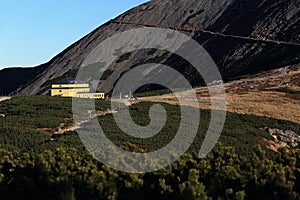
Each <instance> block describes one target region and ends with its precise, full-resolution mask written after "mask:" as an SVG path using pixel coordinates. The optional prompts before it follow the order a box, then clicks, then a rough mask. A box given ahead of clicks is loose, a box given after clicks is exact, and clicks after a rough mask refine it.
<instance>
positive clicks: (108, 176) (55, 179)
mask: <svg viewBox="0 0 300 200" xmlns="http://www.w3.org/2000/svg"><path fill="white" fill-rule="evenodd" d="M0 155H1V156H0V196H1V199H2V200H5V199H18V200H20V199H32V200H33V199H64V200H65V199H172V200H173V199H174V200H176V199H178V200H179V199H237V200H241V199H255V200H257V199H264V200H265V199H272V200H273V199H299V198H300V155H299V154H297V153H288V152H286V151H284V150H282V151H280V152H279V153H278V154H276V157H275V159H269V158H268V157H267V156H266V154H265V152H264V151H263V150H262V149H261V148H260V147H258V148H257V150H256V151H255V152H254V153H251V157H245V156H242V155H239V154H237V153H236V152H235V150H234V148H230V147H224V146H218V147H217V148H215V149H214V150H213V152H211V153H210V154H209V155H208V156H207V157H206V158H204V159H199V158H198V157H197V156H195V155H193V154H185V155H184V156H182V157H181V158H180V159H179V160H178V161H176V162H175V163H173V164H171V165H169V166H167V167H165V168H164V169H161V170H159V171H156V172H152V173H145V174H129V173H124V172H118V171H115V170H113V169H111V168H109V167H106V166H105V165H102V164H101V163H100V162H98V161H96V160H95V159H93V158H92V157H91V156H90V155H88V154H85V155H82V154H81V153H78V152H77V150H75V149H69V150H68V151H66V149H56V150H55V151H44V152H43V153H37V154H36V153H18V152H8V151H5V150H2V151H0Z"/></svg>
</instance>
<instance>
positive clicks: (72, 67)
mask: <svg viewBox="0 0 300 200" xmlns="http://www.w3.org/2000/svg"><path fill="white" fill-rule="evenodd" d="M299 7H300V1H299V0H255V1H254V0H225V1H214V0H186V1H182V0H153V1H150V2H148V3H145V4H143V5H140V6H138V7H136V8H133V9H131V10H129V11H127V12H126V13H124V14H122V15H120V16H119V17H117V18H116V19H114V20H111V21H109V22H107V23H106V24H104V25H102V26H100V27H99V28H97V29H96V30H94V31H93V32H91V33H90V34H88V35H87V36H85V37H84V38H82V39H81V40H79V41H78V42H76V43H74V44H73V45H71V46H70V47H68V48H67V49H66V50H65V51H63V52H62V53H60V54H59V55H57V56H56V57H55V58H53V59H52V60H51V61H49V62H48V63H46V64H45V65H44V66H45V67H44V68H43V70H41V71H39V73H37V74H35V76H34V77H32V78H31V79H30V80H31V81H30V82H27V83H24V82H23V83H15V85H13V86H12V87H11V88H13V89H12V90H10V91H9V92H11V94H16V91H18V93H19V94H21V95H26V94H45V93H46V92H47V90H48V89H49V86H50V83H51V82H53V81H55V80H58V79H59V78H61V77H65V76H68V77H74V76H75V75H76V70H77V69H78V68H79V66H80V65H81V64H82V62H83V60H84V59H85V58H86V56H87V55H88V54H89V53H90V52H91V51H92V49H93V48H95V47H96V46H97V45H98V44H100V43H101V42H102V41H104V40H105V39H106V38H108V37H110V36H111V35H114V34H116V33H120V32H123V31H125V30H129V29H132V28H135V27H142V26H143V25H155V26H158V27H159V26H168V27H177V28H178V29H185V30H186V31H183V32H184V33H186V34H188V35H190V36H193V38H194V39H195V40H197V41H198V42H199V43H200V44H202V45H203V46H204V48H205V49H206V50H207V51H208V52H209V53H210V55H211V56H212V58H213V59H214V61H215V62H216V64H217V66H218V68H219V69H220V71H221V74H222V75H223V78H224V80H225V81H228V80H230V79H233V78H236V77H238V76H241V75H245V74H254V73H256V72H259V71H263V70H268V69H273V68H277V67H280V66H286V65H290V64H295V63H300V46H297V45H287V44H276V43H270V42H263V41H261V42H258V41H254V40H246V39H241V38H233V37H224V36H222V35H214V34H210V33H208V32H207V33H201V32H194V31H190V30H192V29H196V30H198V29H205V30H208V31H211V32H218V33H222V34H224V35H238V36H243V37H246V38H247V37H251V38H256V39H262V40H263V39H270V40H275V41H276V40H280V41H287V42H293V43H300V39H299V33H300V23H299V18H300V17H299V15H300V12H299V9H298V8H299ZM128 22H130V23H131V24H129V23H128ZM149 61H156V62H161V63H165V64H167V65H170V66H172V67H174V68H175V69H177V70H179V71H180V72H181V73H182V74H184V75H185V76H186V77H187V78H188V79H189V80H190V82H191V83H192V84H193V85H195V86H197V85H201V80H200V79H199V77H197V76H195V75H194V74H195V73H194V71H193V70H192V69H191V67H189V65H188V64H187V63H186V62H185V61H184V60H182V59H180V58H178V57H177V56H174V55H169V54H166V52H162V51H155V52H153V51H150V50H149V51H147V50H144V51H139V52H132V53H131V54H129V55H127V57H126V59H121V60H119V62H115V63H114V64H113V65H112V66H111V67H110V70H109V71H108V73H107V77H105V80H102V81H101V83H100V86H99V88H100V89H101V90H102V91H104V92H110V91H111V89H112V88H113V86H114V83H115V81H116V80H118V79H119V77H120V76H121V75H122V73H124V72H125V71H127V70H129V69H130V67H132V66H136V65H138V64H141V63H145V62H149ZM1 73H2V72H0V76H1ZM157 73H158V72H156V71H155V70H154V71H153V72H151V76H153V77H155V76H156V75H157ZM4 87H5V86H4ZM15 88H18V89H15Z"/></svg>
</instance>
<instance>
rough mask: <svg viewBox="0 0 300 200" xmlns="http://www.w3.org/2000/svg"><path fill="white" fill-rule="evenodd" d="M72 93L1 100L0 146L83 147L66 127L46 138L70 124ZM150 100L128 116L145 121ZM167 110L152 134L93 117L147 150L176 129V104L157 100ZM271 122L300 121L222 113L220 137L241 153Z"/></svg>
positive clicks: (204, 119)
mask: <svg viewBox="0 0 300 200" xmlns="http://www.w3.org/2000/svg"><path fill="white" fill-rule="evenodd" d="M71 105H72V102H71V99H69V98H59V97H47V96H39V97H17V98H13V99H11V100H7V101H4V102H1V103H0V113H4V114H6V117H4V118H2V119H1V121H0V123H1V128H0V148H3V149H8V150H21V151H36V152H41V151H43V150H46V149H55V148H57V147H68V148H69V147H75V148H78V149H80V150H82V151H83V150H84V147H83V145H82V144H81V142H80V140H79V137H78V135H77V134H76V133H74V132H69V133H67V134H65V135H64V136H63V137H61V138H60V140H59V141H57V142H53V141H52V142H51V141H49V140H50V134H49V133H47V132H46V131H45V130H46V129H47V130H48V131H50V132H51V131H52V132H53V131H54V130H55V127H58V126H59V125H60V124H61V123H66V124H70V123H72V121H70V119H69V118H71V117H72V111H71V110H72V109H71ZM151 105H153V103H149V102H143V103H139V104H136V105H134V106H132V107H131V115H132V117H133V120H135V122H136V123H138V124H140V125H147V124H148V123H149V122H150V119H149V116H148V110H149V108H150V107H151ZM162 105H163V106H164V107H165V109H166V110H167V113H168V120H167V122H166V125H165V126H164V128H163V129H162V131H161V132H160V133H158V134H157V135H155V136H154V137H152V138H149V139H146V140H142V139H138V138H133V137H129V136H128V135H126V134H125V133H123V132H122V131H121V130H120V129H119V128H118V127H117V125H116V124H115V122H114V120H113V117H112V115H107V116H101V117H99V118H98V120H99V122H100V124H101V126H102V128H103V130H104V131H105V133H106V134H107V136H108V137H109V138H110V139H111V140H112V141H114V142H115V143H116V144H119V145H121V146H124V145H127V144H129V143H130V144H136V145H137V146H139V147H140V148H143V149H144V150H146V151H153V150H155V149H159V148H160V147H162V146H164V145H166V144H167V143H168V142H169V141H171V139H172V137H173V136H174V134H176V132H177V128H178V125H176V124H178V123H179V120H180V110H179V107H177V106H174V105H170V104H162ZM108 107H109V102H107V101H99V102H97V104H96V108H97V109H101V110H106V109H108ZM209 119H210V112H209V111H208V110H201V122H200V125H199V130H198V134H197V136H196V138H195V140H194V143H193V144H192V146H191V148H190V151H194V150H197V151H198V150H199V148H200V146H201V142H202V140H203V138H204V135H205V134H206V130H207V127H208V123H209ZM265 126H268V127H272V128H281V129H289V130H294V131H296V132H299V131H300V125H299V124H296V123H292V122H287V121H283V120H277V119H271V118H266V117H258V116H253V115H241V114H234V113H230V112H228V113H227V119H226V124H225V127H224V130H223V132H222V135H221V137H220V141H221V143H223V144H224V145H226V146H234V147H236V149H237V152H238V153H241V154H245V153H249V151H252V150H253V149H254V148H256V146H257V144H258V143H259V141H260V139H261V138H267V139H271V138H270V136H268V134H266V133H265V132H264V131H262V130H260V129H259V128H261V127H265Z"/></svg>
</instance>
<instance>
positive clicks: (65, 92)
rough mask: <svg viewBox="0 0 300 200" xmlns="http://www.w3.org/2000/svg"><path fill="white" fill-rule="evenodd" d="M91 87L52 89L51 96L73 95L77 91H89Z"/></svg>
mask: <svg viewBox="0 0 300 200" xmlns="http://www.w3.org/2000/svg"><path fill="white" fill-rule="evenodd" d="M89 91H90V88H72V89H69V88H57V89H53V88H52V89H51V96H62V97H72V96H74V95H75V94H77V93H86V92H89Z"/></svg>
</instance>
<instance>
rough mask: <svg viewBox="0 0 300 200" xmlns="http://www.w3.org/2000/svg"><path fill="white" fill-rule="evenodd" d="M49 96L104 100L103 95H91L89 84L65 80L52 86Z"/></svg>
mask: <svg viewBox="0 0 300 200" xmlns="http://www.w3.org/2000/svg"><path fill="white" fill-rule="evenodd" d="M51 96H62V97H78V98H91V99H104V97H105V94H104V93H91V92H90V87H89V84H87V83H76V82H75V81H69V80H65V81H62V82H60V83H56V84H52V87H51Z"/></svg>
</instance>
